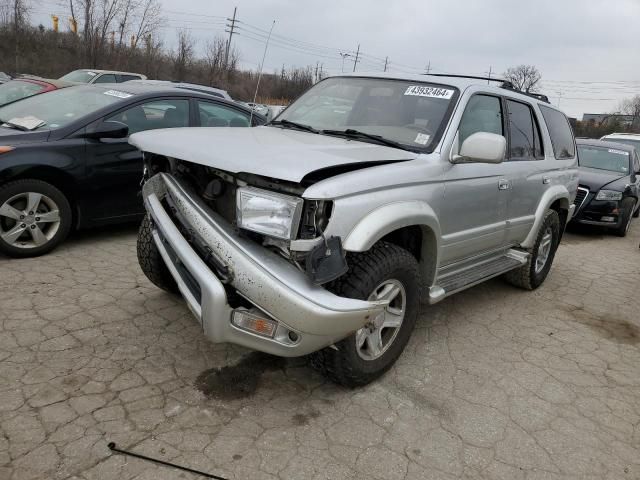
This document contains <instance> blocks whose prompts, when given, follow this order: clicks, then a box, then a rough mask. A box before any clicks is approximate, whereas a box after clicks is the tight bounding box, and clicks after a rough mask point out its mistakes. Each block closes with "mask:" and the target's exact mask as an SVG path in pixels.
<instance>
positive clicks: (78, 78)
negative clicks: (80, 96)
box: [60, 69, 147, 83]
mask: <svg viewBox="0 0 640 480" xmlns="http://www.w3.org/2000/svg"><path fill="white" fill-rule="evenodd" d="M146 79H147V77H146V76H145V75H142V74H141V73H130V72H118V71H114V70H91V69H81V70H74V71H73V72H69V73H67V74H66V75H64V76H62V77H60V80H65V81H67V82H75V83H124V82H129V81H131V80H146Z"/></svg>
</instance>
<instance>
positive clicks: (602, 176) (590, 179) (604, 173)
mask: <svg viewBox="0 0 640 480" xmlns="http://www.w3.org/2000/svg"><path fill="white" fill-rule="evenodd" d="M578 177H579V179H580V180H579V181H580V185H585V186H587V187H589V189H590V190H591V191H594V192H595V191H598V190H600V189H601V188H602V187H604V186H606V185H609V184H610V183H613V182H615V181H616V180H618V179H620V178H626V179H627V180H630V179H629V174H624V173H618V172H611V171H609V170H598V169H597V168H588V167H580V169H579V171H578ZM623 190H624V185H623Z"/></svg>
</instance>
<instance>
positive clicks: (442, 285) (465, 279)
mask: <svg viewBox="0 0 640 480" xmlns="http://www.w3.org/2000/svg"><path fill="white" fill-rule="evenodd" d="M529 255H530V254H529V253H527V252H523V251H521V250H514V249H511V250H508V251H507V252H506V253H504V254H503V255H500V256H499V257H494V258H492V259H490V260H485V261H484V262H481V263H477V264H475V265H473V266H471V267H468V268H464V269H462V270H457V271H454V272H451V273H448V274H446V275H443V276H441V277H439V278H438V280H437V285H434V286H433V287H431V288H429V303H430V304H434V303H438V302H439V301H440V300H443V299H444V298H446V297H448V296H449V295H453V294H454V293H457V292H459V291H461V290H465V289H467V288H469V287H473V286H474V285H478V284H479V283H482V282H484V281H485V280H489V279H490V278H493V277H497V276H498V275H502V274H503V273H507V272H508V271H510V270H513V269H514V268H518V267H521V266H522V265H524V264H525V263H527V260H528V259H529Z"/></svg>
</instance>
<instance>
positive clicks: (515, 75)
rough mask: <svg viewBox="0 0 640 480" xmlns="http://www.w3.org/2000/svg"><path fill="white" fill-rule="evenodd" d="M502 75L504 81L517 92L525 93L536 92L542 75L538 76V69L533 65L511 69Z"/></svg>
mask: <svg viewBox="0 0 640 480" xmlns="http://www.w3.org/2000/svg"><path fill="white" fill-rule="evenodd" d="M502 75H503V77H504V78H505V80H509V81H510V82H511V83H512V84H513V86H514V87H516V88H517V89H518V90H521V91H523V92H527V93H529V92H534V91H536V89H537V87H538V84H539V83H540V80H541V79H542V75H540V72H539V71H538V69H537V68H536V67H535V66H533V65H518V66H517V67H511V68H508V69H507V71H506V72H504V73H503V74H502Z"/></svg>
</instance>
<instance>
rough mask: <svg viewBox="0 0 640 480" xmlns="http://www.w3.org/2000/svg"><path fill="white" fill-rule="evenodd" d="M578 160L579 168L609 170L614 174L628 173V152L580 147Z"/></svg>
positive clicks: (588, 146) (586, 146)
mask: <svg viewBox="0 0 640 480" xmlns="http://www.w3.org/2000/svg"><path fill="white" fill-rule="evenodd" d="M578 158H579V162H580V166H581V167H588V168H597V169H598V170H609V171H611V172H616V173H623V174H628V173H629V152H626V151H624V150H616V149H615V148H607V147H594V146H591V145H580V146H579V147H578Z"/></svg>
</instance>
